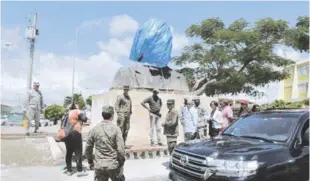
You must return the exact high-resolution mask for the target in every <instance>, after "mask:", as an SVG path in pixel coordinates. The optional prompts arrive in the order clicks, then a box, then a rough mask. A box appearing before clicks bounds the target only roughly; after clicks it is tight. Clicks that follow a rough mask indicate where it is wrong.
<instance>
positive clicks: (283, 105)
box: [265, 99, 309, 108]
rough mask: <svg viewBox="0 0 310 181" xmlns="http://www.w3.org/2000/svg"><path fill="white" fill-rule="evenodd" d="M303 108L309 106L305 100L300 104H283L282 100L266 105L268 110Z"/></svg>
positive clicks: (307, 100)
mask: <svg viewBox="0 0 310 181" xmlns="http://www.w3.org/2000/svg"><path fill="white" fill-rule="evenodd" d="M303 106H309V99H305V100H303V101H300V102H285V101H283V100H276V101H274V102H273V103H271V104H269V105H266V106H265V107H268V108H302V107H303Z"/></svg>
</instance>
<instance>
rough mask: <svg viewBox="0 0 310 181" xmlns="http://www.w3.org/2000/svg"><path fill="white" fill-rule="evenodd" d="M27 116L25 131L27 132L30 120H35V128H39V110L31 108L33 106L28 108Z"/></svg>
mask: <svg viewBox="0 0 310 181" xmlns="http://www.w3.org/2000/svg"><path fill="white" fill-rule="evenodd" d="M27 117H28V122H27V132H29V128H30V125H31V121H32V120H34V121H35V129H39V125H40V111H39V110H36V109H33V108H28V110H27Z"/></svg>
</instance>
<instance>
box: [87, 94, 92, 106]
mask: <svg viewBox="0 0 310 181" xmlns="http://www.w3.org/2000/svg"><path fill="white" fill-rule="evenodd" d="M86 104H87V105H90V106H91V105H92V96H88V97H87V99H86Z"/></svg>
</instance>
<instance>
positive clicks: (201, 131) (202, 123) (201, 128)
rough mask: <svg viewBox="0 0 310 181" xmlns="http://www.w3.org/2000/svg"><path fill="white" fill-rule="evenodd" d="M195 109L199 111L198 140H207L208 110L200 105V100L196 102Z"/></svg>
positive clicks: (197, 99)
mask: <svg viewBox="0 0 310 181" xmlns="http://www.w3.org/2000/svg"><path fill="white" fill-rule="evenodd" d="M194 103H195V108H196V109H197V111H198V124H197V133H198V134H197V137H198V139H202V138H205V137H206V136H207V135H208V123H207V119H206V118H207V116H208V114H207V110H206V109H204V108H202V107H201V105H200V99H199V98H196V99H195V100H194Z"/></svg>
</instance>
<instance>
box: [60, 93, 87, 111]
mask: <svg viewBox="0 0 310 181" xmlns="http://www.w3.org/2000/svg"><path fill="white" fill-rule="evenodd" d="M73 100H74V103H75V104H77V105H78V106H79V108H80V109H84V108H85V106H86V105H85V101H84V98H83V96H82V94H74V99H73ZM71 103H72V98H71V97H70V96H67V97H65V99H64V107H67V106H68V105H70V104H71Z"/></svg>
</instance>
